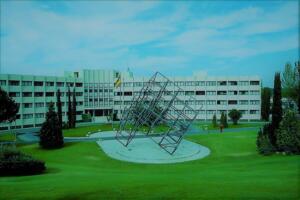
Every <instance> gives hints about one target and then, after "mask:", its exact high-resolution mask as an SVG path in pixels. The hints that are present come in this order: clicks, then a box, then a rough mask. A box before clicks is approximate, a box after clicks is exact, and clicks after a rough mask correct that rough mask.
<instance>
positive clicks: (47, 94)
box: [46, 92, 54, 97]
mask: <svg viewBox="0 0 300 200" xmlns="http://www.w3.org/2000/svg"><path fill="white" fill-rule="evenodd" d="M46 97H54V92H46Z"/></svg>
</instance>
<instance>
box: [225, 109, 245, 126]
mask: <svg viewBox="0 0 300 200" xmlns="http://www.w3.org/2000/svg"><path fill="white" fill-rule="evenodd" d="M228 116H229V117H230V118H231V120H232V121H233V124H234V125H237V123H238V121H239V120H240V119H241V117H242V113H241V112H240V111H238V110H236V109H232V110H231V111H230V112H229V114H228Z"/></svg>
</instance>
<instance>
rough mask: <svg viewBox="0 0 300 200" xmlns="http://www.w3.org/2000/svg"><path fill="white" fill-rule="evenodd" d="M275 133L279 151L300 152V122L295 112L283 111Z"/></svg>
mask: <svg viewBox="0 0 300 200" xmlns="http://www.w3.org/2000/svg"><path fill="white" fill-rule="evenodd" d="M276 135H277V141H276V142H277V146H278V149H279V150H280V151H285V152H289V153H298V154H299V153H300V122H299V121H298V120H297V117H296V113H295V112H293V111H292V110H287V111H286V112H285V114H284V116H283V119H282V121H281V123H280V126H279V129H278V130H276Z"/></svg>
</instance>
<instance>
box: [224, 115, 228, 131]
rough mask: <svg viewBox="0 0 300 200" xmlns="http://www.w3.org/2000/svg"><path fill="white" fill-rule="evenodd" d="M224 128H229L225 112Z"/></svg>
mask: <svg viewBox="0 0 300 200" xmlns="http://www.w3.org/2000/svg"><path fill="white" fill-rule="evenodd" d="M224 128H228V120H227V114H225V113H224Z"/></svg>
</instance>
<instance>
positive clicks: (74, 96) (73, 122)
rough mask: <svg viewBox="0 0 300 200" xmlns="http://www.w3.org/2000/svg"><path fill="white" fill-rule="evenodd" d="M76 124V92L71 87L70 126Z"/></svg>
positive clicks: (73, 126)
mask: <svg viewBox="0 0 300 200" xmlns="http://www.w3.org/2000/svg"><path fill="white" fill-rule="evenodd" d="M75 126H76V92H75V87H74V89H73V102H72V128H75Z"/></svg>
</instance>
